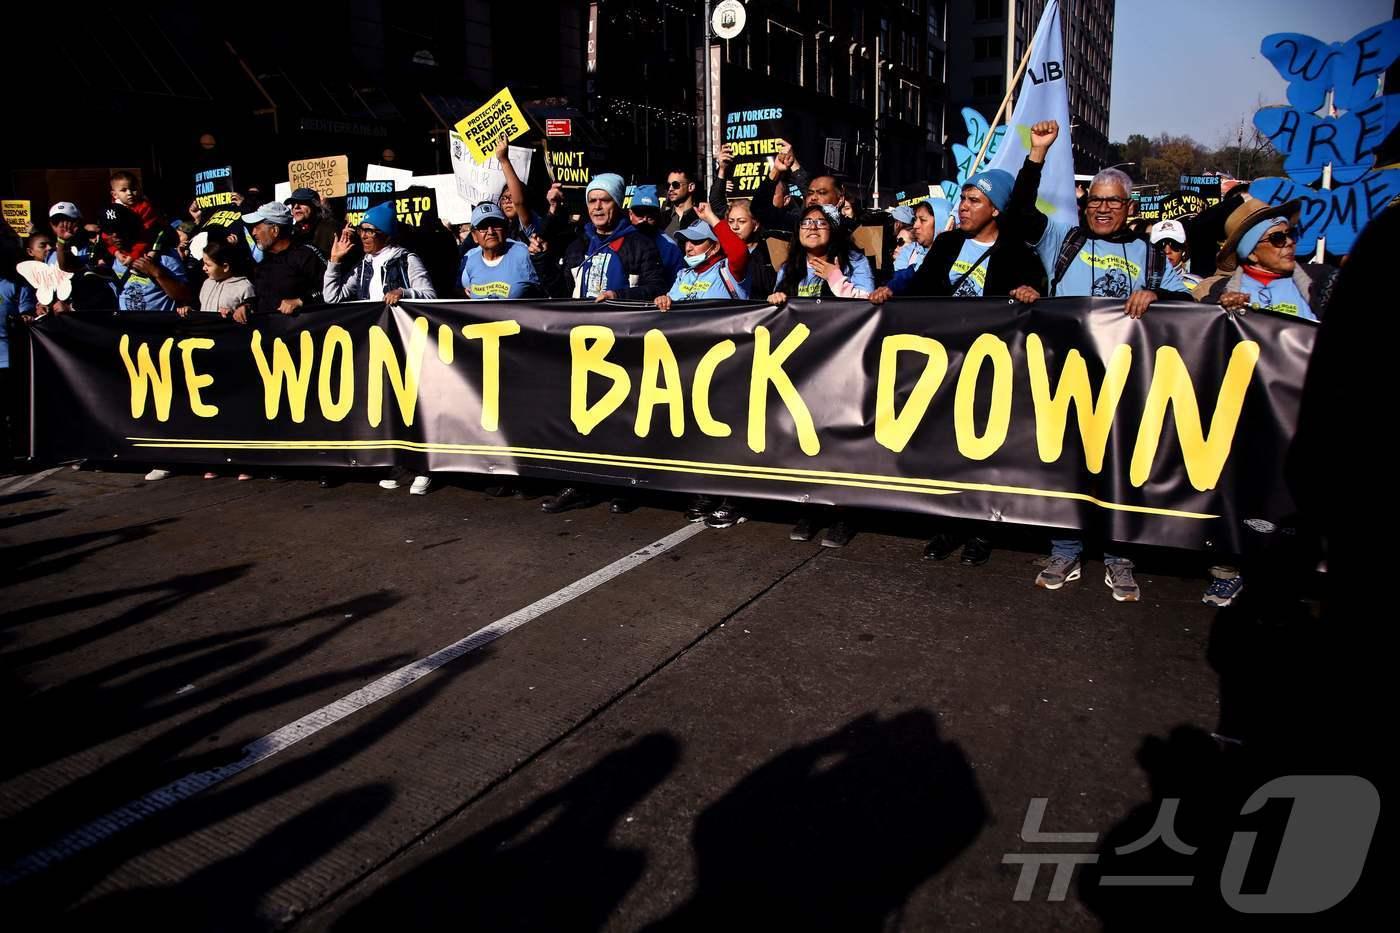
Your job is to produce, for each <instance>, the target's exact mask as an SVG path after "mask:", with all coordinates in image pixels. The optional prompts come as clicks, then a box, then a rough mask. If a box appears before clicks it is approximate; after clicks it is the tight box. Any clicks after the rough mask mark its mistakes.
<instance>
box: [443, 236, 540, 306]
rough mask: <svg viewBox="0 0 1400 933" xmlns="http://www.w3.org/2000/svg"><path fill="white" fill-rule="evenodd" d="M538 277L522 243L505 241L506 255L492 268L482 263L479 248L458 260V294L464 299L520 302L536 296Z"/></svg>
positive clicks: (483, 260)
mask: <svg viewBox="0 0 1400 933" xmlns="http://www.w3.org/2000/svg"><path fill="white" fill-rule="evenodd" d="M539 286H540V277H539V276H538V275H536V274H535V264H534V263H533V262H531V261H530V249H529V247H527V246H526V245H525V244H524V243H517V242H516V241H515V240H506V252H505V255H504V256H502V257H501V259H500V261H499V262H497V263H496V264H495V265H494V266H493V265H489V264H488V263H487V262H486V257H485V255H483V254H482V252H481V247H480V246H474V247H472V248H471V249H470V250H468V251H467V255H465V256H463V257H462V291H464V292H466V294H467V297H468V298H524V297H525V296H526V295H527V294H530V293H531V292H533V293H534V294H537V295H538V294H540V293H541V290H540V287H539Z"/></svg>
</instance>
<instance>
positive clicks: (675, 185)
mask: <svg viewBox="0 0 1400 933" xmlns="http://www.w3.org/2000/svg"><path fill="white" fill-rule="evenodd" d="M666 187H667V188H684V187H685V182H683V181H668V182H666Z"/></svg>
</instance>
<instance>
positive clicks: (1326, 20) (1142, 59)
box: [1108, 0, 1395, 147]
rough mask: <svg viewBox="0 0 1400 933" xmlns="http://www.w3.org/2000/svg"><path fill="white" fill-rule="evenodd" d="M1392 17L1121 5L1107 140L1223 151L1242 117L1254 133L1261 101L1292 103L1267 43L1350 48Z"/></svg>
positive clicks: (1285, 7) (1183, 4) (1143, 2)
mask: <svg viewBox="0 0 1400 933" xmlns="http://www.w3.org/2000/svg"><path fill="white" fill-rule="evenodd" d="M1394 9H1395V5H1394V3H1393V2H1392V0H1168V2H1154V0H1118V6H1117V16H1116V18H1115V21H1114V26H1113V30H1114V31H1113V90H1112V97H1111V100H1110V101H1109V114H1108V122H1109V134H1108V136H1109V139H1110V140H1112V141H1114V142H1123V141H1124V140H1126V139H1127V138H1128V137H1129V136H1130V135H1132V134H1133V133H1141V134H1143V135H1144V136H1156V135H1158V134H1159V133H1170V134H1171V135H1173V136H1192V137H1194V138H1195V139H1196V141H1197V142H1200V143H1202V144H1204V145H1206V146H1210V147H1214V146H1217V145H1220V144H1221V143H1222V141H1223V140H1224V138H1225V136H1226V135H1227V131H1228V130H1229V129H1230V128H1232V127H1237V126H1238V125H1239V121H1240V119H1241V118H1244V120H1245V121H1246V127H1245V129H1246V132H1248V127H1249V123H1248V121H1249V120H1250V118H1252V117H1253V115H1254V111H1255V110H1257V109H1258V100H1259V98H1260V97H1261V96H1262V97H1263V101H1264V103H1265V104H1284V103H1287V100H1286V99H1285V97H1284V91H1285V88H1286V85H1285V84H1284V82H1283V79H1282V78H1280V77H1279V76H1278V72H1276V71H1274V68H1273V66H1272V65H1270V64H1269V63H1268V62H1267V61H1265V60H1264V57H1263V56H1262V55H1260V54H1259V43H1260V41H1261V40H1262V39H1263V38H1264V37H1265V36H1267V35H1272V34H1273V33H1276V32H1297V33H1302V34H1303V35H1305V36H1312V37H1314V38H1316V39H1320V40H1322V41H1324V42H1344V41H1345V40H1347V39H1350V38H1351V37H1352V36H1354V35H1356V34H1357V33H1358V32H1360V31H1361V30H1363V29H1366V28H1367V27H1369V26H1374V25H1375V24H1377V23H1381V22H1385V21H1386V20H1388V19H1390V18H1391V14H1392V13H1393V12H1394ZM1230 135H1233V134H1230Z"/></svg>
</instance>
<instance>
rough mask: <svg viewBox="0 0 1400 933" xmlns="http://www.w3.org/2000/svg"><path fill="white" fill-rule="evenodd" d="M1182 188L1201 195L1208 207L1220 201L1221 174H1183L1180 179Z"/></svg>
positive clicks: (1179, 182) (1179, 183) (1179, 184)
mask: <svg viewBox="0 0 1400 933" xmlns="http://www.w3.org/2000/svg"><path fill="white" fill-rule="evenodd" d="M1178 186H1179V187H1180V189H1181V190H1182V191H1183V192H1185V191H1190V192H1194V193H1196V194H1198V195H1200V196H1201V198H1202V199H1203V200H1204V201H1205V204H1206V206H1207V207H1209V206H1211V205H1214V204H1219V203H1220V176H1219V175H1182V176H1181V178H1180V179H1179V181H1178Z"/></svg>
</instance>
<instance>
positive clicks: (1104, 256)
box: [1005, 120, 1191, 602]
mask: <svg viewBox="0 0 1400 933" xmlns="http://www.w3.org/2000/svg"><path fill="white" fill-rule="evenodd" d="M1059 135H1060V125H1059V123H1057V122H1056V121H1054V120H1042V121H1040V122H1038V123H1036V124H1035V125H1033V126H1032V127H1031V130H1030V141H1031V149H1030V154H1029V155H1027V156H1026V161H1025V164H1024V165H1023V166H1022V167H1021V171H1020V173H1019V174H1018V175H1017V176H1016V185H1015V187H1014V188H1013V190H1012V193H1011V197H1010V199H1009V201H1008V203H1007V208H1006V211H1005V213H1007V214H1009V215H1010V217H1009V221H1010V222H1011V223H1013V224H1015V225H1016V229H1017V230H1018V233H1019V234H1020V235H1023V236H1024V239H1025V241H1026V242H1027V243H1029V244H1032V245H1033V246H1034V247H1035V250H1036V252H1037V254H1038V255H1039V256H1040V261H1041V263H1042V264H1043V265H1044V268H1045V273H1046V277H1047V279H1048V280H1049V290H1048V294H1050V295H1052V296H1055V295H1086V296H1095V297H1101V298H1124V299H1126V302H1125V304H1124V307H1123V310H1124V313H1126V314H1127V315H1128V316H1129V317H1132V318H1140V317H1142V315H1143V314H1144V313H1146V311H1147V309H1148V308H1149V307H1151V305H1152V303H1153V302H1154V301H1158V300H1166V299H1172V300H1190V298H1191V295H1190V293H1189V292H1187V290H1186V286H1185V284H1184V283H1183V282H1182V280H1181V275H1180V274H1179V273H1178V272H1177V270H1176V268H1175V267H1173V266H1172V265H1171V264H1170V263H1168V262H1167V261H1166V259H1165V257H1163V256H1162V255H1161V253H1159V252H1158V251H1157V250H1155V249H1153V248H1152V246H1151V245H1150V244H1148V243H1146V242H1144V241H1143V240H1140V239H1138V238H1137V237H1136V236H1134V235H1133V234H1132V232H1131V231H1129V230H1128V229H1127V223H1128V202H1129V201H1130V200H1131V194H1132V180H1131V179H1129V178H1128V176H1126V175H1124V174H1123V173H1122V172H1120V171H1119V170H1118V169H1105V170H1103V171H1102V172H1099V173H1098V174H1097V175H1095V176H1094V178H1093V180H1092V181H1091V182H1090V183H1089V196H1088V198H1087V199H1086V200H1085V208H1084V220H1085V223H1084V224H1083V225H1075V224H1071V223H1069V222H1067V221H1061V220H1055V219H1053V218H1050V217H1047V216H1046V215H1044V214H1042V213H1041V212H1040V210H1039V209H1038V208H1037V207H1036V205H1035V202H1036V196H1037V192H1038V191H1039V189H1040V172H1041V167H1042V165H1044V163H1045V155H1046V153H1047V152H1048V151H1049V149H1050V147H1051V146H1052V145H1054V143H1055V140H1056V138H1057V137H1058V136H1059ZM1040 294H1041V292H1040V290H1039V289H1030V288H1024V287H1023V288H1020V289H1018V290H1017V293H1016V296H1015V297H1016V298H1017V299H1018V300H1020V301H1024V302H1032V301H1035V300H1036V299H1037V298H1038V297H1039V296H1040ZM1050 544H1051V552H1050V559H1049V562H1048V563H1047V564H1046V566H1045V569H1044V570H1042V571H1041V572H1040V574H1039V575H1038V576H1037V577H1036V579H1035V583H1036V586H1040V587H1043V588H1045V589H1048V590H1057V589H1059V588H1060V587H1062V586H1064V585H1065V584H1066V583H1069V582H1071V581H1074V580H1077V579H1079V577H1080V575H1081V573H1082V567H1081V565H1080V555H1081V554H1082V553H1083V551H1084V542H1083V540H1082V539H1079V538H1059V539H1055V540H1053V541H1051V542H1050ZM1103 560H1104V584H1105V585H1107V586H1108V587H1110V588H1111V589H1112V590H1113V598H1114V599H1115V600H1117V601H1119V602H1136V601H1137V600H1138V599H1139V598H1140V597H1141V590H1140V589H1139V588H1138V584H1137V580H1136V579H1135V578H1134V577H1133V562H1132V561H1130V560H1128V559H1127V558H1124V557H1119V556H1117V555H1113V554H1109V553H1107V552H1105V553H1104V556H1103Z"/></svg>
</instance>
